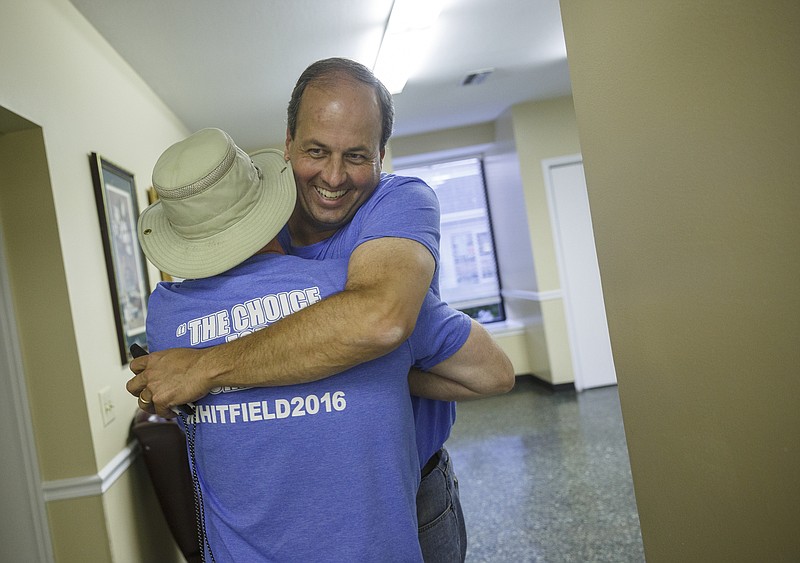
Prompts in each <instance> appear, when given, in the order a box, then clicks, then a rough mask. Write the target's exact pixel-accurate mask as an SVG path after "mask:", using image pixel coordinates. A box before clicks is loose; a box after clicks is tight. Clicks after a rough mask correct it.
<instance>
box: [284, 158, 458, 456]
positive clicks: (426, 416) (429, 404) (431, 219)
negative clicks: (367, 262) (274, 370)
mask: <svg viewBox="0 0 800 563" xmlns="http://www.w3.org/2000/svg"><path fill="white" fill-rule="evenodd" d="M439 216H440V213H439V200H438V199H437V198H436V194H435V193H434V191H433V189H431V187H430V186H428V185H427V184H426V183H425V182H423V181H422V180H420V179H419V178H412V177H407V176H395V175H394V174H381V179H380V182H379V184H378V187H377V188H375V191H374V192H373V193H372V195H371V196H370V197H369V199H368V200H367V201H366V202H364V204H363V205H362V206H361V207H360V208H359V210H358V211H357V212H356V214H355V215H354V216H353V220H352V221H350V223H348V224H347V225H345V226H344V227H342V228H341V229H339V230H338V231H337V232H336V233H335V234H334V235H333V236H332V237H330V238H328V239H326V240H323V241H321V242H318V243H316V244H312V245H309V246H292V244H291V238H290V236H289V231H288V229H287V228H284V229H283V231H281V234H280V241H281V243H282V244H283V247H284V248H286V249H288V252H289V253H290V254H293V255H295V256H300V257H302V258H310V259H314V260H327V259H329V258H346V259H349V258H350V254H352V252H353V251H354V250H355V249H356V247H357V246H358V245H360V244H361V243H364V242H367V241H369V240H373V239H376V238H383V237H398V238H406V239H411V240H414V241H417V242H419V243H420V244H422V245H423V246H425V248H427V249H428V250H429V251H430V253H431V254H432V255H433V258H434V260H436V270H435V272H434V276H433V281H432V282H431V290H432V291H433V292H434V294H435V295H436V296H438V295H439ZM418 322H419V320H418ZM411 403H412V405H413V407H414V420H415V427H416V433H417V448H418V453H419V459H420V466H423V465H425V463H426V462H427V461H428V459H430V457H431V456H432V455H433V454H434V453H436V452H437V451H438V450H439V449H440V448H441V447H442V446H443V445H444V443H445V441H446V440H447V438H448V437H449V436H450V429H451V428H452V426H453V423H454V422H455V418H456V407H455V403H453V402H447V401H435V400H432V399H422V398H419V397H411Z"/></svg>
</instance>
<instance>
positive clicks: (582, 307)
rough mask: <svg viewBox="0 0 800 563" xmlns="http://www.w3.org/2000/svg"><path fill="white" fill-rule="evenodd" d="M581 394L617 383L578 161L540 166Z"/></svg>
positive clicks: (568, 159)
mask: <svg viewBox="0 0 800 563" xmlns="http://www.w3.org/2000/svg"><path fill="white" fill-rule="evenodd" d="M542 166H543V168H544V174H545V184H546V186H547V192H548V202H549V205H550V217H551V220H552V223H553V237H554V239H555V245H556V257H557V261H558V267H559V274H560V276H561V286H562V291H563V295H564V306H565V308H566V316H567V330H568V332H569V339H570V351H571V354H572V363H573V368H574V371H575V388H576V389H577V390H578V391H581V390H583V389H589V388H591V387H602V386H605V385H614V384H616V382H617V376H616V371H615V369H614V359H613V357H612V355H611V341H610V339H609V336H608V321H607V319H606V309H605V304H604V302H603V289H602V285H601V283H600V269H599V267H598V265H597V254H596V251H595V244H594V232H593V231H592V216H591V213H590V210H589V197H588V194H587V192H586V179H585V177H584V175H583V161H582V159H581V156H580V155H575V156H570V157H565V158H559V159H550V160H546V161H544V162H543V163H542Z"/></svg>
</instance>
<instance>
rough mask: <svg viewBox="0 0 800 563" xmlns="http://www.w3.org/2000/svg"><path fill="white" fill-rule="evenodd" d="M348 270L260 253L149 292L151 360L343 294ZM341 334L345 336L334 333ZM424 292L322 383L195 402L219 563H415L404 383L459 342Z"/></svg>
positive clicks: (415, 474) (454, 325)
mask: <svg viewBox="0 0 800 563" xmlns="http://www.w3.org/2000/svg"><path fill="white" fill-rule="evenodd" d="M346 277H347V260H346V259H338V260H326V261H325V262H324V263H323V262H321V261H317V260H304V259H301V258H298V257H295V256H283V255H277V254H259V255H256V256H253V257H252V258H250V259H249V260H247V261H245V262H244V263H243V264H240V265H239V266H236V267H235V268H233V269H231V270H229V271H227V272H225V273H223V274H220V275H218V276H214V277H212V278H206V279H198V280H188V281H185V282H174V283H160V284H159V285H158V286H157V288H156V290H155V291H154V292H153V294H152V295H151V296H150V301H149V311H148V316H147V339H148V344H149V347H150V351H153V352H154V351H158V350H162V349H165V348H176V347H191V348H203V347H207V346H214V345H217V344H221V343H223V342H226V341H230V340H232V339H235V338H241V337H243V336H246V335H248V334H250V333H251V332H253V331H255V330H260V329H263V328H265V327H267V328H266V330H269V328H268V326H269V325H270V324H272V323H273V322H276V321H278V320H279V319H281V318H283V317H285V316H286V315H288V314H291V313H293V312H296V311H298V310H300V309H303V308H305V307H308V306H311V305H313V304H314V303H316V302H317V301H319V300H320V299H323V298H325V297H328V296H330V295H331V294H333V293H337V292H339V291H341V290H342V289H343V288H344V284H345V280H346ZM341 330H342V331H347V327H346V326H343V327H341ZM469 330H470V319H469V317H467V316H466V315H464V314H463V313H459V312H458V311H454V310H452V309H450V308H449V307H447V306H446V305H444V304H443V303H441V302H440V301H439V300H438V299H437V298H435V297H434V296H433V295H432V293H429V295H428V296H427V298H426V299H425V302H424V304H423V307H422V311H421V313H420V322H418V323H417V327H416V329H415V330H414V333H413V334H412V335H411V337H410V338H409V339H408V340H407V341H406V342H405V343H403V344H402V345H401V346H400V347H399V348H397V349H396V350H394V351H393V352H391V353H389V354H387V355H385V356H383V357H381V358H378V359H376V360H372V361H370V362H366V363H364V364H361V365H359V366H356V367H354V368H352V369H349V370H347V371H345V372H342V373H340V374H337V375H334V376H331V377H328V378H325V379H321V380H319V381H315V382H311V383H305V384H300V385H290V386H283V387H252V388H218V389H214V390H212V392H211V393H210V394H209V395H207V396H206V397H203V398H202V399H200V400H199V401H197V403H196V414H195V415H194V422H196V425H194V424H193V421H192V420H191V419H190V420H189V426H190V428H188V429H186V430H187V432H192V431H193V429H194V432H195V457H196V469H197V474H198V478H199V481H200V483H201V488H202V491H203V497H204V504H203V506H204V511H205V516H206V528H207V532H208V537H209V542H210V544H211V546H212V549H213V553H214V558H215V559H216V560H217V561H220V562H222V561H235V562H239V561H304V562H315V561H316V562H327V561H422V555H421V552H420V548H419V540H418V537H417V519H416V493H417V488H418V486H419V477H420V466H419V459H418V454H417V448H416V443H415V439H414V435H415V433H414V419H413V413H412V408H411V399H410V395H409V390H408V370H409V368H410V367H411V366H412V365H414V364H417V365H419V366H420V367H421V368H423V369H426V368H430V367H432V366H434V365H436V364H438V363H439V362H441V361H444V360H445V359H447V358H449V357H450V356H451V355H452V354H453V353H455V352H456V351H458V349H459V348H461V346H462V345H463V343H464V342H465V341H466V339H467V337H468V335H469Z"/></svg>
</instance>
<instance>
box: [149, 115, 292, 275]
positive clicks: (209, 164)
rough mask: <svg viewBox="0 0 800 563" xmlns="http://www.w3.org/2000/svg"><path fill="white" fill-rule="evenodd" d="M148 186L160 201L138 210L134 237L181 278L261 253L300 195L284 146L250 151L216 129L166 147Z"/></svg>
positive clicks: (212, 271)
mask: <svg viewBox="0 0 800 563" xmlns="http://www.w3.org/2000/svg"><path fill="white" fill-rule="evenodd" d="M153 187H154V188H155V191H156V193H157V194H158V200H157V201H156V202H155V203H153V204H152V205H150V206H149V207H148V208H147V209H145V210H144V211H143V212H142V213H141V214H140V215H139V223H138V233H139V242H140V243H141V245H142V249H143V250H144V253H145V256H147V258H148V259H149V260H150V261H151V262H152V263H153V264H154V265H155V266H157V267H158V269H159V270H161V271H162V272H165V273H167V274H170V275H172V276H176V277H179V278H205V277H209V276H214V275H216V274H219V273H222V272H224V271H226V270H229V269H230V268H232V267H234V266H236V265H238V264H240V263H241V262H243V261H244V260H246V259H247V258H249V257H250V256H252V255H253V254H255V253H256V252H257V251H259V250H261V248H263V247H264V245H266V244H267V243H268V242H269V241H271V240H272V239H273V238H275V237H276V236H277V234H278V233H279V232H280V230H281V229H282V228H283V226H284V225H285V224H286V221H288V220H289V216H290V215H291V214H292V211H293V209H294V203H295V199H296V197H297V191H296V189H295V183H294V175H293V174H292V168H291V165H290V164H289V163H288V162H286V161H285V160H284V158H283V153H282V152H281V151H278V150H274V149H266V150H262V151H258V152H256V153H254V154H253V155H251V156H248V155H247V153H245V152H244V151H243V150H242V149H240V148H239V147H237V146H236V144H235V143H234V142H233V139H231V138H230V136H228V134H227V133H225V132H224V131H222V130H220V129H213V128H209V129H202V130H200V131H198V132H197V133H194V134H193V135H191V136H189V137H187V138H186V139H184V140H183V141H180V142H178V143H175V144H174V145H172V146H171V147H169V148H168V149H167V150H166V151H164V153H163V154H162V155H161V157H160V158H159V159H158V161H157V162H156V165H155V167H154V169H153Z"/></svg>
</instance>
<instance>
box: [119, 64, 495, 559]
mask: <svg viewBox="0 0 800 563" xmlns="http://www.w3.org/2000/svg"><path fill="white" fill-rule="evenodd" d="M393 119H394V108H393V104H392V99H391V95H390V94H389V93H388V91H387V90H386V89H385V88H384V87H383V85H382V84H381V83H380V82H379V81H377V79H375V77H374V76H373V75H372V73H371V72H370V71H369V69H367V68H366V67H364V66H363V65H359V64H358V63H354V62H353V61H348V60H345V59H328V60H323V61H318V62H316V63H314V64H312V65H311V66H309V68H308V69H306V71H304V72H303V74H302V75H301V77H300V78H299V80H298V81H297V84H296V86H295V88H294V91H293V93H292V98H291V101H290V104H289V112H288V123H287V125H288V126H287V141H286V150H285V156H286V158H287V159H289V160H291V162H292V165H293V169H294V175H295V178H296V180H297V192H298V201H297V204H296V206H295V212H294V214H293V215H292V217H291V219H290V221H289V225H288V229H286V230H284V232H283V233H282V240H283V241H284V242H287V241H288V244H285V246H286V248H287V250H288V251H289V253H290V254H297V255H302V256H303V257H306V258H313V259H329V258H342V259H347V260H348V274H347V283H346V285H345V288H344V290H343V291H342V292H340V293H338V294H336V295H334V296H332V297H330V298H329V299H326V300H325V301H323V302H321V303H320V304H318V306H315V307H309V308H306V309H304V310H302V311H300V312H299V313H297V314H294V315H291V316H289V317H287V318H285V319H283V320H281V321H280V322H278V323H276V324H275V325H273V326H271V327H270V330H266V331H261V332H260V333H259V334H257V335H255V337H254V338H252V339H242V340H238V341H235V342H231V343H228V344H225V345H222V346H217V347H214V348H209V349H207V350H203V351H200V350H187V349H179V350H170V351H165V352H159V353H156V354H153V355H152V356H150V357H145V358H138V359H136V360H134V361H133V362H132V363H131V370H132V371H133V372H134V373H135V374H138V375H136V376H135V377H134V378H133V379H132V380H131V381H130V382H129V385H128V388H129V390H130V391H131V392H132V393H134V394H136V395H139V396H142V397H144V398H145V399H146V400H148V401H152V403H153V404H154V407H150V408H151V409H154V410H158V412H160V413H162V414H168V413H169V407H170V406H174V405H176V404H182V403H186V402H188V401H193V400H196V399H198V398H200V397H202V396H204V395H206V394H207V393H208V391H209V389H211V388H213V387H215V386H225V385H228V386H250V385H275V384H284V383H294V382H295V381H296V379H295V378H296V377H297V376H302V377H306V378H308V380H311V379H314V378H318V377H323V376H327V375H331V374H334V373H337V372H340V371H342V370H343V369H346V368H349V367H352V366H355V365H358V364H360V363H362V362H365V361H369V360H372V359H375V358H378V357H381V356H383V355H384V354H386V353H388V352H390V351H392V350H394V349H395V348H396V347H397V346H399V345H400V343H402V342H404V341H405V339H406V338H407V337H408V336H409V335H410V334H411V333H412V331H413V329H414V327H415V324H416V323H417V317H418V313H419V311H420V307H421V304H422V303H423V301H424V299H425V296H426V295H427V292H428V291H429V288H430V289H432V290H433V291H434V293H436V294H438V281H437V270H438V256H439V251H438V243H439V231H438V229H439V209H438V202H437V200H436V197H435V194H434V193H433V190H431V189H430V188H429V187H428V186H427V185H425V184H424V183H423V182H421V181H419V180H416V179H408V178H400V177H396V176H393V175H391V174H382V172H381V166H382V161H383V157H384V154H385V150H386V143H387V141H388V139H389V136H390V135H391V132H392V124H393ZM476 381H477V382H478V383H479V386H478V387H476V388H473V389H466V388H464V387H457V388H453V387H451V386H450V384H449V382H447V381H442V382H440V383H441V388H440V391H441V393H440V395H439V396H437V398H438V399H446V400H431V399H427V398H419V397H413V398H412V405H413V407H414V415H415V428H416V434H417V436H416V438H417V440H416V441H417V448H418V455H419V459H420V466H421V468H422V475H423V479H422V482H421V485H420V489H419V493H418V498H417V505H418V516H419V524H420V534H419V538H420V543H421V545H422V546H423V553H424V555H425V559H426V560H427V561H435V562H436V563H445V562H449V561H463V559H464V556H465V553H466V531H465V527H464V522H463V518H462V515H461V507H460V503H459V500H458V488H457V487H456V486H455V477H454V474H453V467H452V463H451V461H450V459H449V456H448V455H447V452H446V450H445V448H444V447H443V446H444V443H445V440H446V439H447V437H448V436H449V433H450V428H451V427H452V424H453V422H454V420H455V405H454V403H452V402H451V401H453V400H456V399H459V398H462V397H467V396H476V395H479V394H480V393H481V392H482V389H484V388H493V385H494V384H495V382H493V380H492V374H491V373H490V372H487V373H485V374H483V377H482V378H481V377H479V378H477V379H476ZM476 391H477V392H476Z"/></svg>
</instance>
